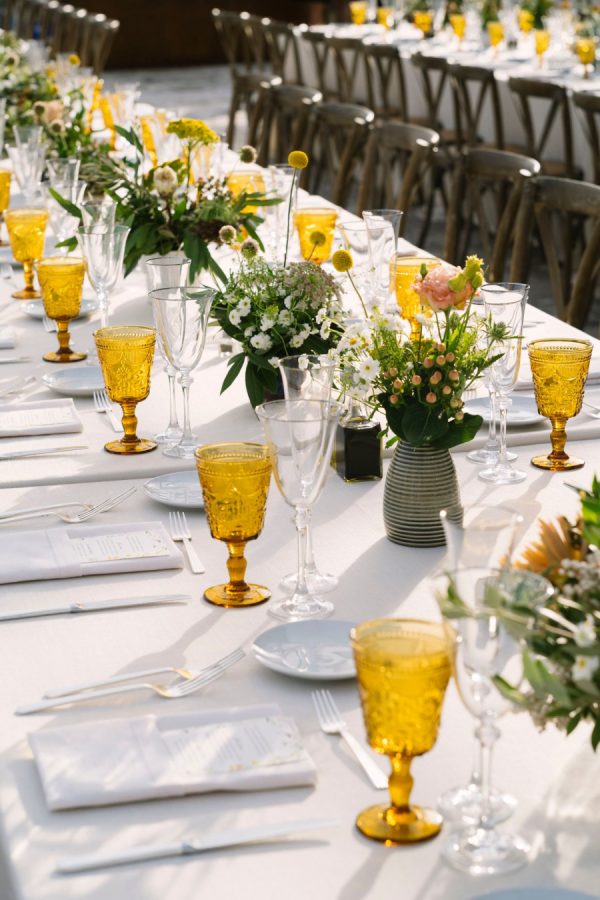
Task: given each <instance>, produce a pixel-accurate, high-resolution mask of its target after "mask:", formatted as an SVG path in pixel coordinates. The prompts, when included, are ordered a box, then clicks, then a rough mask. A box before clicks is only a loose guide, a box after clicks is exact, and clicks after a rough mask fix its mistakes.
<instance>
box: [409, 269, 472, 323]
mask: <svg viewBox="0 0 600 900" xmlns="http://www.w3.org/2000/svg"><path fill="white" fill-rule="evenodd" d="M461 271H462V269H460V268H459V267H458V266H451V265H449V263H442V264H441V265H439V266H435V267H434V268H432V269H430V270H429V271H428V272H427V275H426V276H425V278H422V277H421V275H418V276H417V278H416V280H415V282H414V284H413V289H414V290H415V291H416V293H417V294H418V295H419V297H420V298H421V300H422V301H423V303H427V304H428V306H430V307H431V309H432V310H433V311H434V312H441V311H443V310H445V309H450V308H451V307H452V306H455V307H456V308H457V309H463V307H464V306H465V304H466V302H467V300H469V299H470V298H471V296H472V294H473V288H472V287H471V285H470V284H468V283H467V285H466V286H465V288H464V289H463V290H462V291H457V292H455V291H453V290H451V288H449V287H448V281H449V280H450V279H451V278H454V277H455V276H456V275H458V274H459V273H460V272H461Z"/></svg>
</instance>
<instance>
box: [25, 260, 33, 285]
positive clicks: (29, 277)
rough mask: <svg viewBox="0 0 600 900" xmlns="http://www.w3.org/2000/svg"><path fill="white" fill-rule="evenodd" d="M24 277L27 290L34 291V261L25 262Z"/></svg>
mask: <svg viewBox="0 0 600 900" xmlns="http://www.w3.org/2000/svg"><path fill="white" fill-rule="evenodd" d="M23 277H24V278H25V290H26V291H33V289H34V288H33V260H32V259H25V260H23Z"/></svg>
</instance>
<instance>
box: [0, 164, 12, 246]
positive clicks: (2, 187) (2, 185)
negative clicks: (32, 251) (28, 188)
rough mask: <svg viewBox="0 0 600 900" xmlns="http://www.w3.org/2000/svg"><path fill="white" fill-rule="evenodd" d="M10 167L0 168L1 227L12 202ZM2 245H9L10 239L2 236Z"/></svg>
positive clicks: (0, 243)
mask: <svg viewBox="0 0 600 900" xmlns="http://www.w3.org/2000/svg"><path fill="white" fill-rule="evenodd" d="M11 175H12V173H11V171H10V169H0V228H1V227H2V223H3V221H4V213H5V212H6V210H7V209H8V207H9V204H10V179H11ZM0 247H8V241H4V240H2V238H1V237H0Z"/></svg>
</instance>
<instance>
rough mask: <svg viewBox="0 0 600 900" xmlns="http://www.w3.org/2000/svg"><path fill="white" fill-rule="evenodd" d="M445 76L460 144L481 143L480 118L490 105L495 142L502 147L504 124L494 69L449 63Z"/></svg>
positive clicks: (471, 145) (462, 145) (498, 147)
mask: <svg viewBox="0 0 600 900" xmlns="http://www.w3.org/2000/svg"><path fill="white" fill-rule="evenodd" d="M448 75H449V77H450V84H451V85H452V96H453V100H454V128H455V131H456V135H457V140H458V144H459V146H460V147H473V146H475V145H476V144H477V143H479V142H480V140H481V138H480V126H481V120H482V118H483V116H484V115H486V113H487V112H488V104H489V105H490V106H491V110H492V116H493V123H494V144H495V146H496V147H497V149H498V150H503V149H504V127H503V124H502V107H501V105H500V96H499V94H498V84H497V81H496V76H495V74H494V70H493V69H490V68H487V69H486V68H481V67H480V66H464V65H461V64H460V63H448Z"/></svg>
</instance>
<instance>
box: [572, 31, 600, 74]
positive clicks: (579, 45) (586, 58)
mask: <svg viewBox="0 0 600 900" xmlns="http://www.w3.org/2000/svg"><path fill="white" fill-rule="evenodd" d="M596 44H597V39H596V38H595V37H580V38H577V40H576V41H575V53H576V54H577V58H578V60H579V62H580V63H581V65H582V66H583V77H584V78H589V77H590V70H591V69H593V67H594V63H595V62H596Z"/></svg>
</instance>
